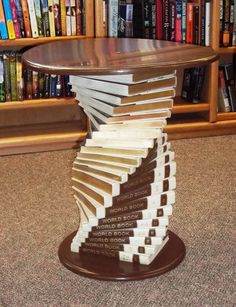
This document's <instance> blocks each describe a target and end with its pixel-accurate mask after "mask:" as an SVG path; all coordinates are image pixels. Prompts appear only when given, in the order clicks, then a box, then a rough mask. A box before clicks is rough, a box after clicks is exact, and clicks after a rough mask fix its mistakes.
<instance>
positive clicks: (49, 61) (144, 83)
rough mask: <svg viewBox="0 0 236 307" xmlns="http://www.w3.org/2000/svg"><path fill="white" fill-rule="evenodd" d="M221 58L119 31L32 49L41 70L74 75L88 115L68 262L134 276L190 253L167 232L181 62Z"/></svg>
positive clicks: (101, 275)
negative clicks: (171, 125)
mask: <svg viewBox="0 0 236 307" xmlns="http://www.w3.org/2000/svg"><path fill="white" fill-rule="evenodd" d="M58 51H59V52H58ZM216 58H217V54H216V53H215V52H214V51H213V50H212V49H211V48H209V47H199V46H195V45H183V44H178V43H170V42H164V41H155V40H143V39H142V40H140V39H113V38H109V39H107V38H105V39H104V38H103V39H83V40H69V41H66V42H52V43H49V44H44V45H41V46H37V47H34V48H32V49H30V50H28V51H27V52H26V53H25V54H24V55H23V60H24V62H25V64H26V65H28V66H29V67H30V68H31V69H33V70H38V71H42V72H47V73H54V74H55V73H56V74H67V75H68V74H69V75H70V84H71V86H72V91H73V92H74V93H75V94H76V99H77V100H78V103H79V105H80V106H81V107H82V108H83V110H84V112H85V114H86V115H87V117H88V119H89V129H88V130H89V131H88V136H87V138H86V140H85V141H84V143H83V144H81V147H80V148H79V150H78V152H77V156H76V158H75V160H74V162H73V168H72V188H73V192H74V198H75V202H76V204H77V206H78V207H79V210H80V219H79V227H78V230H77V231H75V232H73V233H72V234H70V235H69V236H67V237H66V238H65V239H64V240H63V242H62V243H61V245H60V247H59V258H60V260H61V262H62V263H63V265H65V266H66V267H67V268H68V269H70V270H71V271H73V272H75V273H78V274H81V275H85V276H89V277H91V278H97V279H105V280H135V279H143V278H147V277H153V276H158V275H160V274H163V273H165V272H167V271H169V270H171V269H173V268H174V267H176V266H177V265H178V264H179V263H180V262H181V261H182V260H183V258H184V256H185V246H184V243H183V242H182V240H181V239H180V238H179V237H178V236H177V235H176V234H175V233H173V232H172V231H170V230H169V229H168V227H169V221H170V217H171V215H172V211H173V205H174V203H175V188H176V178H175V174H176V162H175V160H174V152H173V151H172V150H171V145H170V142H169V141H168V136H167V134H166V133H164V132H163V130H164V128H165V126H166V120H167V118H169V117H170V116H171V109H172V107H173V98H174V97H175V88H176V84H177V79H176V69H177V68H178V67H184V66H195V65H203V64H206V63H209V62H212V61H214V60H215V59H216Z"/></svg>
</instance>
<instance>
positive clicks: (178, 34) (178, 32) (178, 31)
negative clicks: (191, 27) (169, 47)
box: [175, 1, 182, 43]
mask: <svg viewBox="0 0 236 307" xmlns="http://www.w3.org/2000/svg"><path fill="white" fill-rule="evenodd" d="M175 5H176V18H175V41H176V42H180V43H181V42H182V2H181V1H176V4H175Z"/></svg>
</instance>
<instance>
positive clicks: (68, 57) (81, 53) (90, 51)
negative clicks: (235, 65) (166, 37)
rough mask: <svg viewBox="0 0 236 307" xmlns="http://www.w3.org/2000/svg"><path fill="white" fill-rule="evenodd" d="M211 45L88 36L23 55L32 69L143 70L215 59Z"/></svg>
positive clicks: (66, 71) (65, 71)
mask: <svg viewBox="0 0 236 307" xmlns="http://www.w3.org/2000/svg"><path fill="white" fill-rule="evenodd" d="M217 58H218V55H217V53H216V52H215V51H213V49H211V48H210V47H202V46H197V45H190V44H180V43H174V42H168V41H158V40H149V39H131V38H86V39H82V40H81V39H73V40H68V41H57V42H52V43H47V44H43V45H39V46H36V47H34V48H32V49H30V50H28V51H26V52H25V53H24V55H23V61H24V62H25V64H27V65H28V66H29V67H31V68H32V69H35V70H37V71H42V72H45V73H47V72H49V73H60V74H76V75H78V74H90V75H91V74H125V73H142V72H149V71H152V70H157V69H162V68H177V67H180V66H181V67H186V66H195V65H202V64H206V63H209V62H213V61H214V60H216V59H217Z"/></svg>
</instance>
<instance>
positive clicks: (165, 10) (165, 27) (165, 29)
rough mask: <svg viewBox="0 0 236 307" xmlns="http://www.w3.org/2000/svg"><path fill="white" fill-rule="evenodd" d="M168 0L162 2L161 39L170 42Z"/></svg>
mask: <svg viewBox="0 0 236 307" xmlns="http://www.w3.org/2000/svg"><path fill="white" fill-rule="evenodd" d="M169 4H170V3H169V0H163V25H162V27H163V39H164V40H170V18H169Z"/></svg>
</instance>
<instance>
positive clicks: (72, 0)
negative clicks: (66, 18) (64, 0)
mask: <svg viewBox="0 0 236 307" xmlns="http://www.w3.org/2000/svg"><path fill="white" fill-rule="evenodd" d="M70 12H71V15H70V18H71V35H76V6H75V0H70Z"/></svg>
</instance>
